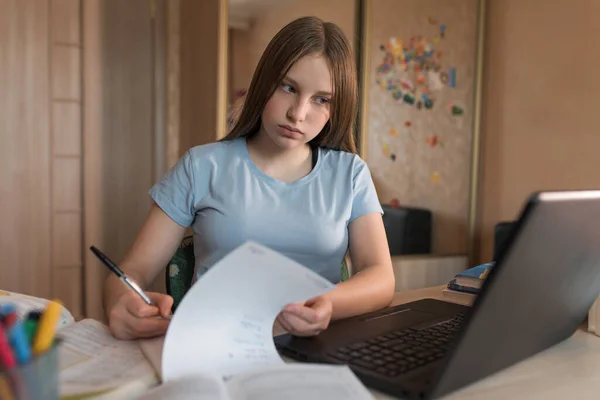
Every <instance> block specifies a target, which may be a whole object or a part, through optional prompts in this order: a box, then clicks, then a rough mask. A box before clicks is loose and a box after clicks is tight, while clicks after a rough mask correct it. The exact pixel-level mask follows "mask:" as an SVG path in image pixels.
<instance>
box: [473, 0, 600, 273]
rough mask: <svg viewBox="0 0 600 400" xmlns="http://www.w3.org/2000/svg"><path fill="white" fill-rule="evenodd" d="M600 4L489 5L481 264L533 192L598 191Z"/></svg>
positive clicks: (586, 0) (557, 0)
mask: <svg viewBox="0 0 600 400" xmlns="http://www.w3.org/2000/svg"><path fill="white" fill-rule="evenodd" d="M598 15H600V2H598V1H596V0H579V1H569V0H553V1H543V2H542V1H535V0H528V1H523V0H488V10H487V21H486V23H487V27H486V29H487V35H486V43H485V47H486V57H485V70H484V79H483V80H484V88H483V89H484V98H483V116H482V117H483V121H482V140H483V142H482V153H481V156H482V157H481V163H482V164H481V168H482V169H481V184H480V194H479V223H478V235H477V236H478V243H477V245H478V246H477V248H478V250H479V254H478V260H479V261H483V260H489V259H490V258H491V256H492V248H493V226H494V224H496V223H497V222H499V221H501V220H509V219H513V218H515V217H516V216H517V215H518V212H519V210H520V207H521V206H522V204H523V202H524V201H525V198H526V197H527V196H528V195H529V193H530V192H532V191H535V190H542V189H585V188H598V187H600V169H599V168H598V162H597V159H598V149H599V148H600V134H598V127H599V126H600V117H599V115H600V113H599V112H598V110H597V108H598V106H600V75H599V74H598V71H597V69H598V65H600V46H598V44H597V38H598V37H600V25H598V24H597V16H598Z"/></svg>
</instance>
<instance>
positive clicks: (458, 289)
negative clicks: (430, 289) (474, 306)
mask: <svg viewBox="0 0 600 400" xmlns="http://www.w3.org/2000/svg"><path fill="white" fill-rule="evenodd" d="M493 266H494V262H493V261H491V262H488V263H484V264H480V265H477V266H475V267H473V268H469V269H467V270H465V271H462V272H460V273H458V274H456V276H455V277H454V278H453V279H452V280H451V281H450V282H448V284H447V287H446V288H445V289H444V290H443V295H444V296H446V297H454V298H459V297H465V296H466V297H473V296H477V294H479V291H480V290H481V287H482V286H483V282H484V281H485V278H486V277H487V276H488V274H489V273H490V271H491V269H492V268H493Z"/></svg>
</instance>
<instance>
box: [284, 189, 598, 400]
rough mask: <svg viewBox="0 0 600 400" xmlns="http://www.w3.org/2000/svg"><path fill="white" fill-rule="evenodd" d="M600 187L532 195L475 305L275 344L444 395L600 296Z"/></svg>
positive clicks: (566, 331)
mask: <svg viewBox="0 0 600 400" xmlns="http://www.w3.org/2000/svg"><path fill="white" fill-rule="evenodd" d="M598 221H600V190H599V191H583V190H579V191H551V192H550V191H549V192H537V193H534V194H532V195H531V196H530V197H529V198H528V199H527V201H526V203H525V205H524V207H523V208H522V210H521V213H520V215H519V218H518V220H517V221H516V222H515V224H514V227H513V229H512V230H511V233H510V236H509V237H508V239H507V242H506V246H505V247H504V249H503V251H502V252H501V253H500V254H499V255H498V258H497V260H496V264H495V266H494V268H493V269H492V270H491V272H490V274H489V275H488V277H487V279H486V280H485V282H484V284H483V287H482V288H481V291H480V294H479V296H478V297H477V298H476V299H475V301H474V303H473V305H472V307H466V306H462V305H457V304H453V303H450V302H445V301H442V300H436V299H424V300H419V301H414V302H411V303H407V304H403V305H400V306H395V307H388V308H386V309H383V310H380V311H377V312H372V313H368V314H363V315H359V316H356V317H352V318H347V319H344V320H338V321H334V322H332V323H331V324H330V326H329V328H328V329H327V330H326V331H324V332H322V333H321V334H319V335H318V336H315V337H308V338H302V337H294V336H292V335H289V334H285V335H281V336H277V337H275V338H274V340H275V346H276V348H277V349H278V351H279V352H280V354H282V355H284V356H288V357H290V358H293V359H296V360H300V361H306V362H322V363H334V364H346V365H348V366H349V367H350V368H351V369H352V370H353V372H354V373H355V374H356V376H357V377H358V378H359V379H360V380H361V381H362V382H363V383H364V384H365V385H366V386H368V387H371V388H374V389H377V390H379V391H381V392H384V393H387V394H390V395H393V396H396V397H400V398H418V399H433V398H439V397H441V396H444V395H446V394H449V393H451V392H454V391H456V390H458V389H460V388H463V387H465V386H467V385H469V384H471V383H474V382H476V381H478V380H480V379H482V378H485V377H487V376H489V375H491V374H493V373H495V372H498V371H500V370H503V369H505V368H507V367H509V366H511V365H513V364H515V363H517V362H519V361H521V360H524V359H526V358H528V357H530V356H533V355H535V354H537V353H539V352H541V351H543V350H545V349H547V348H549V347H551V346H554V345H555V344H557V343H559V342H561V341H563V340H565V339H567V338H569V337H570V336H571V335H572V334H573V333H574V332H575V331H576V330H577V328H578V327H579V325H580V324H581V323H582V322H583V321H584V319H585V317H586V316H587V313H588V311H589V309H590V307H591V306H592V304H593V302H594V301H595V299H596V298H597V297H598V295H599V293H600V245H599V244H598V243H599V242H598V240H599V238H600V224H599V223H598Z"/></svg>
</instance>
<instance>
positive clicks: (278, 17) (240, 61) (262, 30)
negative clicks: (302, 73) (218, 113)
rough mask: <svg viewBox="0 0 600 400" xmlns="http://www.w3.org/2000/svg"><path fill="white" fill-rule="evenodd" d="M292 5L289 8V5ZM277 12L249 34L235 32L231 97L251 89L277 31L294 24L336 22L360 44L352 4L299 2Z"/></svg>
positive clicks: (319, 0)
mask: <svg viewBox="0 0 600 400" xmlns="http://www.w3.org/2000/svg"><path fill="white" fill-rule="evenodd" d="M288 3H289V4H288ZM288 3H286V4H285V5H283V6H280V7H278V8H275V9H273V10H272V11H271V12H269V13H268V14H266V15H264V16H263V17H261V18H259V19H257V20H255V21H254V22H253V23H252V25H251V28H250V29H249V30H247V31H246V30H237V29H231V30H230V32H231V38H230V41H229V42H230V46H232V47H233V48H232V49H231V51H230V60H229V68H230V69H231V75H230V82H231V84H230V86H229V95H230V96H231V95H232V94H233V93H235V91H237V90H239V89H247V88H248V86H249V85H250V81H251V80H252V75H253V74H254V69H255V68H256V65H257V64H258V61H259V59H260V57H261V55H262V53H263V51H264V49H265V48H266V47H267V44H268V43H269V41H270V40H271V39H272V38H273V36H275V34H276V33H277V31H279V30H280V29H281V28H283V26H284V25H286V24H287V23H289V22H291V21H292V20H294V19H296V18H299V17H303V16H306V15H314V16H316V17H319V18H321V19H323V20H324V21H326V22H334V23H336V24H338V25H339V26H340V28H341V29H342V30H343V31H344V33H345V34H346V36H347V37H348V39H349V40H350V42H351V43H352V45H353V46H354V45H355V42H356V41H357V39H358V38H357V37H356V34H357V31H356V29H355V25H356V8H357V7H356V4H355V1H351V0H327V1H322V0H301V1H300V0H296V1H293V2H291V1H290V2H288Z"/></svg>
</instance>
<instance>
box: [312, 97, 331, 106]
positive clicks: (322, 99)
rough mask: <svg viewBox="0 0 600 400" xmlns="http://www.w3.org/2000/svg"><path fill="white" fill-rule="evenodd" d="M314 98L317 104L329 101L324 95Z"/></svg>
mask: <svg viewBox="0 0 600 400" xmlns="http://www.w3.org/2000/svg"><path fill="white" fill-rule="evenodd" d="M315 100H316V102H317V103H318V104H327V103H328V102H329V99H328V98H326V97H317V98H316V99H315Z"/></svg>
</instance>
